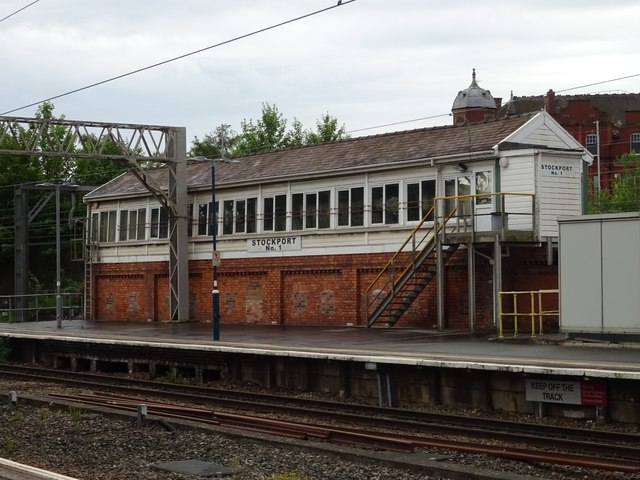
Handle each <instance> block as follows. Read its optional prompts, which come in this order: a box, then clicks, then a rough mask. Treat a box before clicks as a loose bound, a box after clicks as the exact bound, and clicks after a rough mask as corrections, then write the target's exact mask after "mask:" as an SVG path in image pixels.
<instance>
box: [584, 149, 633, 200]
mask: <svg viewBox="0 0 640 480" xmlns="http://www.w3.org/2000/svg"><path fill="white" fill-rule="evenodd" d="M618 162H619V163H620V164H621V165H622V166H623V167H624V171H623V173H622V174H620V176H618V178H617V179H616V180H615V181H614V182H613V185H612V187H611V190H610V191H601V192H599V194H598V195H597V196H596V198H595V204H592V205H591V207H590V210H591V212H592V213H619V212H635V211H639V210H640V155H639V154H637V153H628V154H625V155H622V156H621V157H620V158H618Z"/></svg>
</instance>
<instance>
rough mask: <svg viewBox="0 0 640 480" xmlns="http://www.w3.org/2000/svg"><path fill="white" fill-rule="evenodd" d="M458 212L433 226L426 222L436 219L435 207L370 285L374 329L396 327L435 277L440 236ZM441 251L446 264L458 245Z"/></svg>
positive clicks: (369, 321)
mask: <svg viewBox="0 0 640 480" xmlns="http://www.w3.org/2000/svg"><path fill="white" fill-rule="evenodd" d="M455 212H456V210H455V208H454V209H453V210H452V211H451V212H449V214H448V215H447V216H446V218H445V219H444V221H443V222H442V223H439V222H433V226H427V225H426V223H427V220H428V219H432V218H433V217H434V207H432V208H431V210H429V212H427V214H426V215H425V216H424V217H423V218H422V220H421V221H420V223H419V224H418V225H417V226H416V228H415V229H414V230H413V231H412V232H411V234H410V235H409V237H408V238H407V240H405V242H404V243H403V244H402V246H401V247H400V248H399V249H398V251H397V252H396V253H395V254H394V255H393V257H392V258H391V260H389V262H388V263H387V264H386V265H385V267H384V268H383V269H382V271H381V272H380V273H379V274H378V276H377V277H376V278H375V279H374V280H373V282H371V284H370V285H369V287H368V288H367V289H366V290H365V296H366V299H367V326H369V327H371V326H372V325H373V324H374V323H376V322H384V323H385V324H386V325H387V326H393V325H395V324H396V322H397V321H398V320H399V319H400V317H402V315H403V314H404V313H405V312H406V311H407V310H408V309H409V307H410V306H411V304H412V303H413V301H414V300H415V299H416V298H417V297H418V295H419V294H420V293H421V292H422V291H423V290H424V289H425V288H426V286H427V285H428V284H429V282H431V280H432V279H433V277H435V276H436V273H437V259H438V252H437V246H438V242H437V235H438V233H440V232H441V230H442V229H443V228H445V225H447V222H448V220H449V219H450V218H451V217H452V216H454V214H455ZM430 223H431V222H430ZM440 249H441V254H442V260H443V262H446V261H447V259H448V258H449V257H451V255H453V253H454V252H455V251H456V250H457V249H458V245H440Z"/></svg>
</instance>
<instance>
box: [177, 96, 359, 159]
mask: <svg viewBox="0 0 640 480" xmlns="http://www.w3.org/2000/svg"><path fill="white" fill-rule="evenodd" d="M223 127H224V128H223ZM344 138H348V135H347V134H346V129H345V127H344V125H341V126H339V125H338V120H337V119H336V118H335V117H332V116H331V115H329V114H328V113H326V114H324V115H322V116H321V117H320V119H319V120H318V121H317V122H316V130H315V131H311V130H306V129H305V128H304V126H303V125H302V122H300V121H299V120H298V119H297V118H295V117H294V119H293V121H292V122H291V128H290V129H287V120H286V119H285V118H284V116H283V115H282V113H280V111H279V110H278V107H276V106H275V105H271V104H270V103H267V102H265V103H263V104H262V113H261V116H260V119H259V120H257V121H254V120H252V119H249V120H246V119H245V120H243V121H242V123H241V132H240V133H239V134H237V135H236V134H235V132H234V131H233V130H230V129H229V127H228V125H221V126H220V127H218V128H216V130H215V131H214V132H213V133H209V134H206V135H205V136H204V137H203V139H202V140H201V139H199V138H198V137H195V138H194V140H193V142H192V143H191V149H190V150H189V156H190V157H200V156H202V157H207V158H215V157H220V156H222V152H221V151H220V146H221V145H224V146H225V147H226V151H225V154H226V153H228V154H229V156H231V157H238V156H242V155H250V154H253V153H260V152H270V151H273V150H278V149H281V148H292V147H301V146H304V145H314V144H318V143H325V142H334V141H336V140H341V139H344Z"/></svg>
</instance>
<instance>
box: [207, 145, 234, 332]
mask: <svg viewBox="0 0 640 480" xmlns="http://www.w3.org/2000/svg"><path fill="white" fill-rule="evenodd" d="M223 155H224V150H223ZM218 161H220V162H225V163H239V162H238V160H230V159H228V158H224V156H223V157H222V158H212V159H211V239H212V247H213V252H212V253H211V265H212V271H213V290H212V292H211V294H212V301H213V322H212V323H213V325H212V327H213V340H220V290H218V267H219V266H220V252H218V245H217V237H218V208H217V207H216V162H218Z"/></svg>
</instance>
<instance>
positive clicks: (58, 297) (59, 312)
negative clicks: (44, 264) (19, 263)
mask: <svg viewBox="0 0 640 480" xmlns="http://www.w3.org/2000/svg"><path fill="white" fill-rule="evenodd" d="M56 326H57V327H58V328H62V297H61V295H60V185H56Z"/></svg>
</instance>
